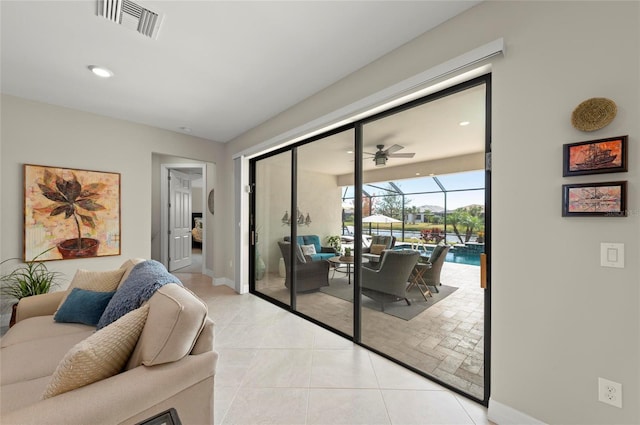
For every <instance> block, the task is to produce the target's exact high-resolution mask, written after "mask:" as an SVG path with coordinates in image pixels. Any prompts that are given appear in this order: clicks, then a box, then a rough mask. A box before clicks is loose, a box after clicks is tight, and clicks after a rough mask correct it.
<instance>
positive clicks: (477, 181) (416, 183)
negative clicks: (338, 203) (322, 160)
mask: <svg viewBox="0 0 640 425" xmlns="http://www.w3.org/2000/svg"><path fill="white" fill-rule="evenodd" d="M484 178H485V176H484V170H478V171H469V172H465V173H455V174H445V175H439V176H435V179H437V181H439V182H440V183H441V184H442V186H443V187H444V188H445V189H446V190H447V191H448V194H447V209H448V210H455V209H456V208H460V207H465V206H467V205H471V204H480V205H484ZM435 179H434V178H433V177H428V176H427V177H422V176H421V177H416V178H413V179H406V180H398V181H394V183H395V184H396V185H397V186H398V187H399V188H400V189H401V190H402V191H403V192H404V193H406V194H407V196H406V198H405V202H407V203H408V206H416V207H420V206H423V205H438V206H441V207H444V196H443V194H442V189H441V188H440V186H438V184H437V183H436V181H435ZM380 187H388V185H387V182H382V183H371V184H366V185H365V186H364V187H363V190H364V191H366V192H367V193H369V194H374V193H375V194H376V195H380V194H382V193H384V191H383V190H381V189H380ZM461 189H482V190H465V191H462V192H460V191H459V190H461ZM417 192H436V193H428V194H420V195H417V194H413V193H417ZM347 193H348V194H352V193H353V190H352V189H351V190H349V191H348V192H347ZM409 200H410V202H409Z"/></svg>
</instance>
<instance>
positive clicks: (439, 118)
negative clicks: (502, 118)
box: [250, 76, 490, 403]
mask: <svg viewBox="0 0 640 425" xmlns="http://www.w3.org/2000/svg"><path fill="white" fill-rule="evenodd" d="M489 105H490V78H489V76H486V77H481V78H478V79H476V80H473V81H469V82H467V83H464V84H461V85H458V86H456V87H452V88H450V89H447V90H445V91H442V92H439V93H436V94H432V95H429V96H427V97H424V98H421V99H418V100H414V101H412V102H409V103H406V104H404V105H402V106H399V107H396V108H393V109H389V110H387V111H385V112H382V113H379V114H376V115H372V116H370V117H368V118H365V119H362V120H360V121H357V122H354V123H353V124H350V125H347V126H344V127H342V128H340V129H336V130H332V131H330V132H327V133H325V134H321V135H319V136H314V137H313V138H310V139H307V140H304V141H302V142H299V143H296V144H292V145H290V146H287V147H285V148H281V149H280V150H278V151H275V152H270V153H267V154H264V155H262V156H260V157H257V158H255V159H252V160H251V176H250V179H251V183H252V188H253V190H252V192H251V216H250V220H251V235H252V240H251V247H252V251H251V271H252V275H251V276H252V278H253V281H252V282H251V285H250V288H251V292H252V293H254V294H256V295H258V296H261V297H263V298H266V299H268V300H270V301H272V302H274V303H276V304H278V305H280V306H282V307H283V308H286V309H288V310H290V311H291V312H293V313H295V314H299V315H301V316H303V317H305V318H308V319H309V320H312V321H314V322H316V323H318V324H320V325H322V326H324V327H326V328H328V329H331V330H333V331H335V332H337V333H339V334H341V335H343V336H345V337H347V338H349V339H351V340H353V341H354V342H355V343H358V344H361V345H363V346H365V347H367V348H369V349H371V350H373V351H376V352H377V353H379V354H381V355H383V356H385V357H388V358H390V359H392V360H393V361H395V362H397V363H400V364H402V365H404V366H405V367H407V368H409V369H411V370H413V371H415V372H417V373H420V374H422V375H425V376H427V377H429V378H431V379H433V380H435V381H437V382H439V383H441V384H443V385H445V386H447V387H448V388H450V389H452V390H454V391H456V392H459V393H462V394H465V395H467V396H469V397H470V398H473V399H475V400H478V401H481V402H483V403H486V402H487V400H488V394H489V392H488V391H489V388H488V383H489V381H488V367H489V363H488V350H487V347H488V346H489V338H488V329H489V328H488V326H487V320H488V318H489V314H490V313H489V301H490V295H489V292H488V289H482V288H481V287H480V275H481V273H480V266H479V264H480V255H481V254H490V252H489V249H488V247H489V243H490V220H489V205H490V204H489V202H488V200H489V196H490V195H489V189H490V180H489V176H490V171H488V170H485V154H486V153H487V152H488V150H489V146H490V144H489V141H490V134H489V128H490V126H489V124H488V123H489V122H490V119H489V112H490V111H489V108H488V106H489ZM487 258H489V260H488V261H487V262H488V263H489V264H490V256H488V257H487ZM485 275H487V276H490V269H489V270H487V273H486V274H485Z"/></svg>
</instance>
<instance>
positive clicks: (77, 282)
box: [58, 269, 126, 308]
mask: <svg viewBox="0 0 640 425" xmlns="http://www.w3.org/2000/svg"><path fill="white" fill-rule="evenodd" d="M125 271H126V270H125V269H116V270H108V271H101V272H100V271H98V272H95V271H90V270H84V269H78V271H76V274H75V275H74V276H73V280H72V281H71V284H69V289H67V293H66V294H65V296H64V297H63V298H62V301H60V305H59V306H58V308H60V306H62V304H64V302H65V300H66V299H67V297H68V296H69V294H70V293H71V290H72V289H73V288H80V289H88V290H89V291H97V292H112V291H115V290H116V288H117V287H118V284H119V283H120V279H122V275H124V272H125Z"/></svg>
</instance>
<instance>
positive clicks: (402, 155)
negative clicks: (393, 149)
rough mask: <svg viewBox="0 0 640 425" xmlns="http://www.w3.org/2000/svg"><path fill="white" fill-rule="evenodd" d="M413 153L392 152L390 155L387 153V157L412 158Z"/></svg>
mask: <svg viewBox="0 0 640 425" xmlns="http://www.w3.org/2000/svg"><path fill="white" fill-rule="evenodd" d="M414 155H415V153H413V152H412V153H392V154H391V155H387V156H388V157H389V158H413V156H414Z"/></svg>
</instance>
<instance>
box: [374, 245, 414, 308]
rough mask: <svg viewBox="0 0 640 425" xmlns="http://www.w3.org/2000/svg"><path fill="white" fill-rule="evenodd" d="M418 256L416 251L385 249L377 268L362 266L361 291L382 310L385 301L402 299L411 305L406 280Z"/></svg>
mask: <svg viewBox="0 0 640 425" xmlns="http://www.w3.org/2000/svg"><path fill="white" fill-rule="evenodd" d="M419 257H420V254H419V253H418V251H412V250H402V251H394V250H388V251H385V254H384V256H383V257H382V260H381V261H380V267H379V268H378V269H377V270H374V269H368V268H366V267H363V268H362V293H363V294H364V295H366V296H367V297H369V298H371V299H373V300H375V301H378V302H380V304H381V306H382V311H384V303H385V302H387V303H389V302H395V301H401V300H404V301H406V303H407V305H411V302H410V301H409V299H408V298H407V281H408V280H409V276H410V275H411V271H412V270H413V268H414V266H415V265H416V264H417V263H418V258H419Z"/></svg>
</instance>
